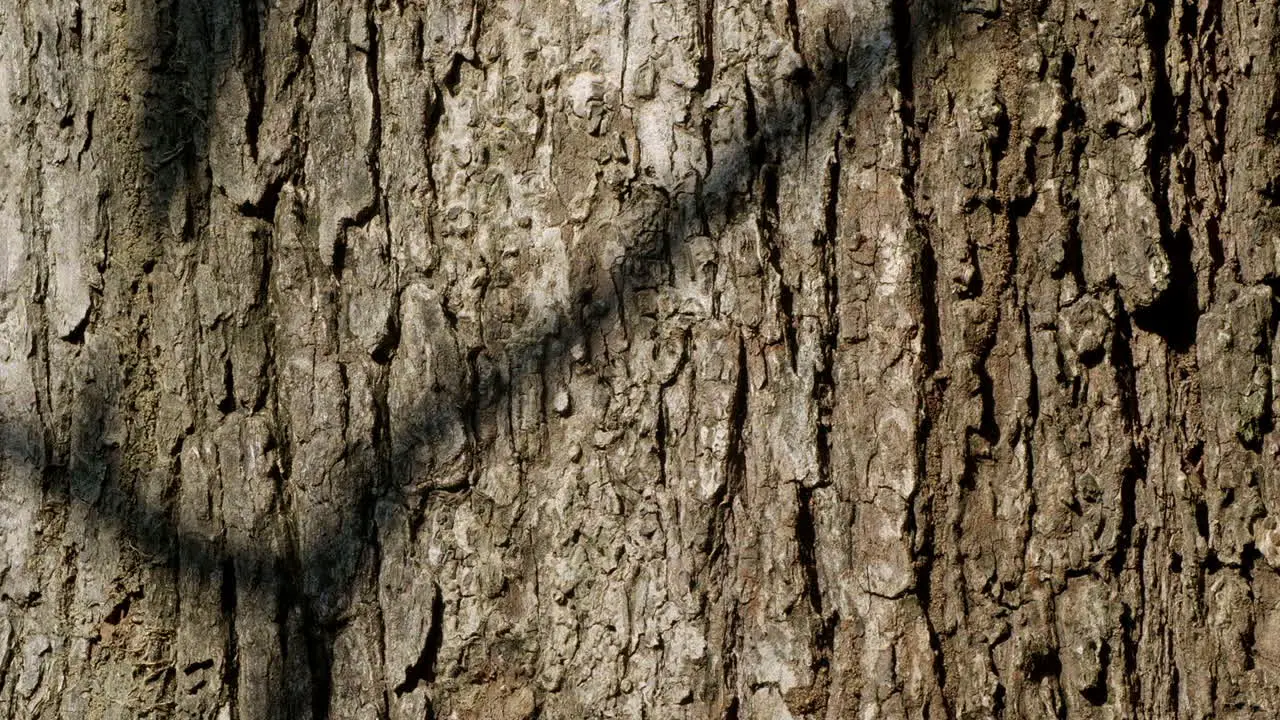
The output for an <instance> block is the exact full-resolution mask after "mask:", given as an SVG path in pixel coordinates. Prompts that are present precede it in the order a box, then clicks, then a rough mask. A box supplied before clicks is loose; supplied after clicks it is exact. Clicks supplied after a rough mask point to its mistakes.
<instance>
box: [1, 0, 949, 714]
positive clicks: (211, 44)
mask: <svg viewBox="0 0 1280 720" xmlns="http://www.w3.org/2000/svg"><path fill="white" fill-rule="evenodd" d="M904 1H905V2H910V0H904ZM920 4H921V5H922V6H923V7H915V8H914V9H908V10H906V11H904V12H901V13H898V15H899V16H898V17H895V19H894V24H895V25H896V26H897V27H895V28H894V31H895V33H896V35H897V38H896V42H897V43H902V42H904V41H905V42H908V43H910V44H911V45H912V46H915V45H919V44H922V42H923V38H927V37H928V36H929V34H931V33H933V32H935V31H936V30H937V29H938V28H940V27H942V26H943V25H945V24H947V23H949V22H951V20H952V18H953V17H954V16H955V15H956V14H957V13H958V12H960V8H959V7H958V5H959V0H920ZM913 5H914V3H913ZM168 8H169V10H170V12H169V13H168V14H166V15H164V17H163V18H162V20H161V21H159V22H158V24H157V34H156V36H157V51H158V52H159V56H158V57H157V60H156V63H155V65H154V66H153V74H152V78H151V82H150V88H151V89H150V91H149V95H150V97H149V98H148V104H147V108H146V112H145V113H144V117H145V120H144V127H143V128H142V131H141V135H142V137H143V138H144V140H145V142H144V143H143V147H144V151H145V153H146V158H145V160H146V162H147V166H148V168H150V169H151V171H152V173H153V178H152V180H153V185H152V187H151V194H152V195H151V196H152V201H153V203H154V206H155V209H156V210H157V212H158V213H164V212H166V210H165V209H166V208H167V207H168V205H169V204H170V202H171V201H173V199H174V197H175V193H176V192H177V190H178V188H179V187H180V186H181V185H182V183H184V182H185V177H186V173H189V172H192V171H194V170H195V169H197V168H198V167H199V166H200V163H201V162H202V158H203V155H204V154H205V153H207V151H208V150H207V143H208V127H207V125H206V124H205V120H206V118H208V116H209V113H210V111H211V109H212V107H213V103H214V100H215V93H216V88H217V84H218V78H219V75H220V74H221V73H222V72H223V71H224V70H225V68H226V67H228V66H229V65H231V64H232V60H233V59H234V58H235V57H236V56H237V54H241V55H246V56H252V55H253V53H259V52H260V51H259V50H257V49H256V47H254V46H255V45H256V43H257V42H258V41H257V38H256V33H257V28H258V22H259V20H258V18H259V12H260V11H259V8H258V2H257V0H244V1H243V3H242V4H239V5H237V4H235V3H232V2H230V1H229V0H225V1H223V0H220V1H217V2H207V3H206V2H200V0H172V1H171V3H170V4H169V5H168ZM873 40H874V39H862V38H859V39H855V40H854V42H853V44H852V45H851V47H848V48H833V49H832V52H831V53H830V54H829V55H828V56H825V57H819V58H805V60H806V61H807V62H808V63H809V66H808V67H807V68H806V69H804V70H802V71H801V72H799V73H797V74H796V75H795V76H794V77H793V78H792V82H793V83H795V85H796V86H797V88H798V89H799V90H800V92H801V93H802V94H803V95H804V96H805V97H806V99H807V102H809V103H810V105H811V107H810V108H804V110H805V111H806V112H807V111H808V110H810V109H811V108H812V107H817V106H819V102H818V100H821V99H822V98H823V97H824V96H827V95H828V94H830V93H836V94H837V95H838V96H839V98H840V101H839V102H836V103H834V106H835V107H837V108H842V109H843V111H844V112H845V113H846V118H845V119H847V115H848V114H849V113H851V112H852V110H853V108H854V107H855V105H856V103H857V102H858V100H859V97H860V96H861V94H862V93H863V92H865V91H866V90H868V89H869V87H868V86H867V84H866V82H867V81H866V80H865V78H871V77H877V76H880V75H882V74H883V71H884V70H885V69H886V68H888V67H890V65H891V64H892V63H895V62H899V61H903V60H904V58H905V60H906V62H910V58H911V54H910V51H909V50H908V51H906V52H904V53H902V54H901V57H895V56H893V55H891V54H886V53H885V52H884V48H883V47H882V46H881V45H879V44H876V43H874V42H873ZM252 62H254V63H260V62H261V58H260V57H256V56H254V57H253V58H252ZM851 78H855V79H856V82H854V84H850V79H851ZM903 101H904V102H910V101H911V100H910V98H905V99H904V100H903ZM795 110H796V109H795V108H787V107H778V108H774V111H773V112H771V113H769V114H765V115H762V116H756V117H748V127H749V132H748V143H747V144H746V145H745V146H743V147H741V148H736V149H735V151H734V153H733V154H731V155H729V156H725V157H717V158H715V161H714V164H712V165H711V170H710V172H709V174H708V176H707V177H706V178H704V179H703V180H702V182H701V184H700V187H699V189H698V192H696V193H689V194H684V195H680V196H677V197H674V198H670V197H668V198H666V209H665V210H664V211H663V212H662V215H663V217H656V218H653V221H652V223H651V224H652V226H653V227H654V232H652V233H650V234H649V235H648V236H646V237H645V238H643V239H641V240H640V241H638V242H636V243H635V244H634V245H633V246H632V247H630V248H628V249H627V253H626V258H627V259H626V262H624V263H623V267H622V268H620V269H618V270H616V272H615V278H614V285H613V288H612V290H611V291H609V292H608V293H605V294H601V295H597V296H595V297H593V298H591V302H590V303H589V304H584V305H580V306H579V307H578V308H577V309H576V310H575V311H574V312H573V313H563V314H561V315H560V316H558V317H556V318H554V319H553V320H552V321H549V322H548V323H547V325H545V326H547V327H554V328H557V330H556V331H555V332H554V333H552V334H547V335H544V336H541V337H537V338H534V339H532V340H528V341H524V342H519V343H517V344H515V345H513V346H507V347H500V348H494V349H493V351H492V352H490V351H488V350H486V351H485V354H487V355H489V356H491V357H504V358H507V359H508V360H509V361H508V363H507V366H508V367H510V368H517V369H523V370H519V372H536V371H537V369H540V368H547V367H550V366H551V365H553V364H555V363H560V362H564V361H565V358H564V357H563V355H564V353H565V352H566V350H565V349H566V348H569V347H572V346H573V345H574V341H575V340H579V339H582V338H584V337H585V336H586V335H588V334H589V333H592V332H596V331H603V330H605V329H607V326H608V324H609V323H616V322H618V312H617V311H618V308H619V306H620V305H621V303H622V302H623V301H624V299H625V297H626V296H627V295H628V294H630V293H633V292H635V291H637V290H638V289H652V288H653V285H654V284H653V278H652V277H651V274H650V273H648V272H647V271H646V270H645V268H646V267H647V266H648V264H649V261H658V262H662V263H671V262H673V260H672V252H671V248H672V246H673V245H674V244H678V243H681V242H684V241H685V239H686V238H688V237H690V236H693V235H701V234H705V233H707V232H708V231H709V229H710V228H711V227H712V226H713V225H715V224H717V223H714V222H712V220H714V219H715V218H716V217H717V216H718V217H721V218H723V217H724V216H726V215H727V214H728V213H731V212H732V206H733V203H734V202H735V201H736V198H737V197H738V196H739V194H740V191H739V190H738V188H740V187H741V186H742V185H743V184H744V182H745V184H746V185H747V186H748V187H750V188H756V187H758V186H759V185H760V184H761V183H762V182H766V181H768V178H766V177H763V176H764V175H765V174H767V173H768V172H771V170H770V167H771V166H773V165H776V163H777V160H778V158H781V157H784V156H786V155H789V154H793V153H801V152H805V150H806V147H805V143H806V141H807V137H806V136H805V134H804V133H797V132H795V130H796V125H797V123H796V114H795ZM748 112H749V113H750V114H754V113H755V108H754V107H751V106H750V105H749V109H748ZM843 125H844V122H843V121H842V126H843ZM744 170H745V171H747V172H749V173H750V176H748V177H746V178H745V179H744V177H743V175H742V173H743V172H744ZM805 241H806V242H808V239H807V238H806V239H805ZM832 241H834V239H832ZM665 282H666V281H660V282H659V285H662V284H664V283H665ZM109 356H110V353H107V355H106V356H103V355H95V354H93V353H89V358H88V361H87V362H88V364H89V365H90V366H91V367H92V372H94V373H98V372H100V373H110V372H112V364H111V363H110V361H109ZM519 380H520V376H519V375H518V374H512V375H511V376H509V377H503V376H502V374H501V372H500V371H499V372H497V373H496V374H494V375H491V376H488V377H486V378H473V381H476V385H475V387H472V388H466V389H462V392H460V393H459V395H458V403H459V405H460V406H461V405H464V404H469V405H470V406H471V407H473V408H480V409H485V408H489V407H492V406H495V405H497V404H499V403H500V402H501V400H502V399H503V397H505V396H506V395H507V394H508V393H510V392H511V389H512V388H513V387H514V386H516V385H518V383H519ZM80 401H81V402H85V403H93V402H100V403H104V404H106V405H111V404H113V403H115V402H116V398H114V397H110V396H109V395H106V396H103V397H100V398H98V399H96V400H94V399H90V398H80ZM100 416H101V413H100V412H95V411H91V409H81V410H79V411H77V412H76V413H75V417H76V418H77V423H78V426H77V427H76V428H74V429H73V430H72V436H73V437H78V438H81V439H82V440H83V441H84V442H90V443H91V442H92V441H91V440H90V439H91V438H95V437H96V438H99V444H98V445H97V446H95V447H93V448H92V449H91V450H86V451H85V452H83V453H70V454H69V455H68V456H67V457H66V458H65V459H60V458H59V457H56V456H55V453H54V451H53V449H52V444H51V443H50V442H47V441H45V442H43V445H44V452H43V454H42V456H40V457H35V456H34V455H35V454H36V453H33V452H32V447H33V445H32V443H33V440H32V438H33V437H38V436H39V435H40V432H39V430H38V429H34V432H32V429H27V430H26V431H22V430H20V429H15V428H10V427H7V426H6V427H0V433H2V435H0V452H2V453H6V454H10V455H13V456H16V457H19V458H21V459H23V461H25V462H29V463H32V464H37V465H40V466H41V467H42V468H43V469H44V471H45V483H46V485H47V486H49V485H61V484H65V485H66V486H68V487H70V495H71V496H72V497H73V498H75V497H77V496H79V495H84V496H85V497H84V498H83V501H85V502H88V503H90V504H91V505H93V506H94V508H95V510H96V512H97V513H98V514H99V515H100V516H101V517H104V518H109V519H110V520H111V521H112V522H115V523H118V524H119V525H120V526H121V529H122V532H124V533H127V534H128V535H129V536H131V539H132V540H133V542H134V543H135V544H136V545H137V547H138V548H139V549H140V550H141V551H142V552H144V553H145V554H148V555H150V556H152V557H153V558H156V559H158V560H157V561H156V562H158V563H159V564H161V565H163V566H164V567H166V568H168V569H170V570H171V571H172V572H173V573H174V574H175V576H177V575H179V574H182V573H189V572H199V573H206V574H208V573H216V572H221V574H222V582H223V584H224V587H229V588H230V589H229V591H224V600H223V602H224V607H223V612H232V613H233V612H234V609H235V606H236V603H243V602H253V603H261V604H265V605H267V606H270V607H273V608H276V612H277V613H278V616H280V617H283V618H286V622H282V623H281V626H282V627H285V626H290V627H295V628H297V632H296V633H293V632H291V631H289V630H287V629H286V630H285V631H284V632H286V636H285V637H282V638H281V639H280V640H281V643H282V645H285V646H286V647H284V648H282V649H281V654H282V662H283V663H284V667H285V670H284V671H283V673H282V676H281V678H280V686H279V688H278V690H277V696H276V697H277V701H276V702H275V703H274V704H275V706H276V707H277V710H276V716H277V717H281V718H295V717H306V716H310V717H312V718H316V719H319V718H326V717H329V716H330V714H331V713H330V705H331V698H330V697H329V693H330V688H331V687H332V672H333V654H334V649H333V642H334V637H335V634H336V631H337V629H338V628H337V626H338V624H339V623H340V620H341V619H340V617H339V615H340V614H341V609H342V606H343V603H344V602H345V599H346V598H347V597H349V596H350V594H351V592H352V589H353V585H354V584H355V583H357V582H359V576H360V569H359V566H358V565H359V563H357V565H353V564H352V558H357V559H358V558H360V557H361V556H362V555H363V554H365V553H367V552H368V550H369V547H370V546H371V544H372V543H373V535H374V533H376V527H375V523H376V520H375V517H374V514H375V511H374V508H375V505H376V504H377V503H378V502H379V501H380V500H386V499H387V498H394V499H396V506H397V507H399V508H400V511H401V512H405V513H408V512H412V507H411V505H412V502H410V500H411V497H410V496H413V495H414V494H415V493H418V494H419V496H420V497H419V498H418V499H419V500H421V501H423V502H425V496H427V495H430V494H432V493H440V492H446V493H454V494H465V493H467V492H468V490H469V489H468V488H460V489H456V490H439V489H435V490H432V489H426V490H422V491H420V492H419V491H415V490H412V489H411V488H410V487H409V486H411V485H412V480H413V479H412V478H410V477H406V476H405V475H407V473H408V471H407V470H406V468H412V467H413V465H414V454H415V453H417V452H418V451H419V449H420V448H422V447H423V446H424V445H432V444H435V443H438V442H440V441H441V440H442V439H443V438H444V437H445V436H446V434H447V433H448V432H449V431H450V430H451V429H452V427H453V423H455V422H456V417H457V416H456V414H455V413H452V412H446V411H443V410H442V409H441V408H439V407H437V406H436V405H435V403H423V404H421V405H420V406H417V407H414V408H413V409H412V411H411V412H410V413H409V415H408V417H406V418H392V419H391V427H390V428H389V429H388V430H387V437H385V438H381V439H380V440H379V441H376V442H374V443H371V444H370V445H369V447H368V449H367V452H366V455H365V456H364V457H358V458H355V459H354V461H353V462H351V463H349V466H355V467H357V468H363V471H362V473H361V474H362V477H361V478H360V482H359V484H360V487H359V490H358V495H359V497H360V500H359V502H357V503H356V504H355V506H354V507H353V508H352V517H351V518H350V519H349V520H350V521H349V522H344V523H342V526H341V527H327V528H324V530H323V531H322V532H320V533H317V534H318V535H319V536H320V537H322V538H323V540H321V541H320V542H316V543H312V544H303V545H301V546H299V543H297V541H296V537H295V538H293V539H292V540H290V541H289V542H288V543H287V544H288V545H291V546H292V548H291V549H288V550H286V551H285V552H283V553H281V552H277V551H276V549H273V548H272V544H273V543H270V542H259V541H256V540H255V539H253V538H252V537H250V536H249V535H248V534H245V533H228V532H227V531H226V529H225V528H224V530H223V532H222V534H221V535H220V536H216V537H210V536H209V535H208V533H206V532H202V531H201V530H200V529H198V528H193V527H189V526H187V525H186V524H184V523H182V522H181V521H180V520H179V519H178V518H176V517H175V511H174V508H173V506H172V502H171V501H172V498H169V499H167V500H166V501H162V502H155V501H150V500H148V499H146V498H143V497H140V496H138V495H137V494H136V493H135V491H134V489H133V487H132V483H131V482H129V481H128V479H127V478H126V477H123V476H122V473H123V471H122V469H121V467H120V465H119V463H118V459H116V457H115V456H116V448H113V447H109V446H107V445H106V444H103V443H102V441H101V440H100V439H101V437H102V434H103V430H104V428H101V427H97V426H95V424H94V423H95V420H94V418H98V417H100ZM81 486H84V487H85V488H87V487H89V486H98V487H100V490H99V491H97V492H89V491H87V490H85V489H84V488H81ZM77 488H81V489H77ZM86 493H87V494H86ZM250 576H251V577H253V578H258V579H260V580H261V582H260V583H257V581H256V580H255V581H254V582H255V583H257V587H259V588H260V590H259V591H258V592H259V593H260V595H259V596H256V597H238V596H237V592H238V591H237V587H238V586H237V581H236V578H237V577H239V578H240V579H241V580H242V581H244V580H245V578H246V577H250ZM272 578H276V579H274V580H273V579H272ZM250 584H252V583H250ZM239 587H240V590H243V589H244V586H239ZM228 592H229V597H228V595H227V593H228ZM228 605H229V607H228ZM288 618H293V620H292V621H288ZM432 632H439V629H438V628H432ZM428 644H430V643H428ZM299 646H301V648H302V650H301V652H299V651H297V648H298V647H299ZM229 655H230V653H229ZM299 655H302V656H304V657H305V668H306V670H305V673H304V675H305V676H306V677H305V678H301V680H303V681H301V682H300V678H298V677H294V676H293V674H292V673H293V672H294V671H296V670H297V668H298V667H299V665H298V663H300V662H302V660H301V659H300V658H299V657H298V656H299ZM289 668H293V669H294V670H290V669H289ZM425 679H426V680H427V681H428V682H429V681H430V677H429V676H428V677H426V678H425ZM411 680H412V681H413V685H416V684H417V681H416V680H413V679H412V678H410V677H408V676H406V678H405V684H406V686H408V687H412V686H411V685H410V682H411ZM383 712H384V713H385V712H386V708H385V706H384V707H383Z"/></svg>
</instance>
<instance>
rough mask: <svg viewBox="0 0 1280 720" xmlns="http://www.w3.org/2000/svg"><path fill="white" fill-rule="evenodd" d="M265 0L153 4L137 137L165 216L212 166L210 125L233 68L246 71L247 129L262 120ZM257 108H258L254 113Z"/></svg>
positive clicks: (155, 207)
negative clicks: (183, 190)
mask: <svg viewBox="0 0 1280 720" xmlns="http://www.w3.org/2000/svg"><path fill="white" fill-rule="evenodd" d="M265 1H266V0H160V2H158V3H157V6H156V14H155V23H154V26H153V28H152V35H151V37H150V38H148V42H149V43H150V45H151V51H152V53H153V55H152V58H153V59H152V63H151V65H150V66H149V68H148V77H147V89H146V92H145V95H144V97H143V111H142V121H141V123H142V126H141V127H140V128H139V129H138V130H139V132H138V135H139V142H140V144H141V147H142V149H143V153H144V155H145V157H144V158H143V159H144V161H145V171H146V173H147V174H148V176H149V177H148V180H149V187H148V190H149V194H150V200H151V204H152V211H153V213H154V214H156V216H157V217H158V218H163V217H165V215H166V214H167V213H168V211H169V205H170V203H171V202H172V201H173V200H174V198H175V195H176V194H177V193H178V192H179V190H180V189H181V188H182V187H183V186H186V185H189V184H191V182H192V178H193V177H194V176H195V175H196V174H197V173H204V172H207V163H208V153H209V150H210V147H209V142H210V138H209V129H210V125H211V122H212V119H213V118H212V115H213V112H214V109H215V105H216V101H217V97H218V88H219V86H220V84H222V83H223V82H224V80H225V74H226V73H228V72H243V73H245V74H246V77H245V80H246V85H247V86H248V89H249V95H250V97H249V98H248V100H249V105H250V107H249V113H248V118H247V120H248V122H247V126H246V133H247V134H248V135H249V136H250V141H251V143H253V144H254V145H255V147H256V137H255V136H254V134H255V132H256V129H257V122H258V121H259V120H260V119H261V107H262V87H261V82H260V77H261V67H262V57H261V47H260V37H259V35H260V33H259V29H260V27H261V21H262V18H263V16H264V13H265V7H264V5H265ZM255 110H256V114H255Z"/></svg>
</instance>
